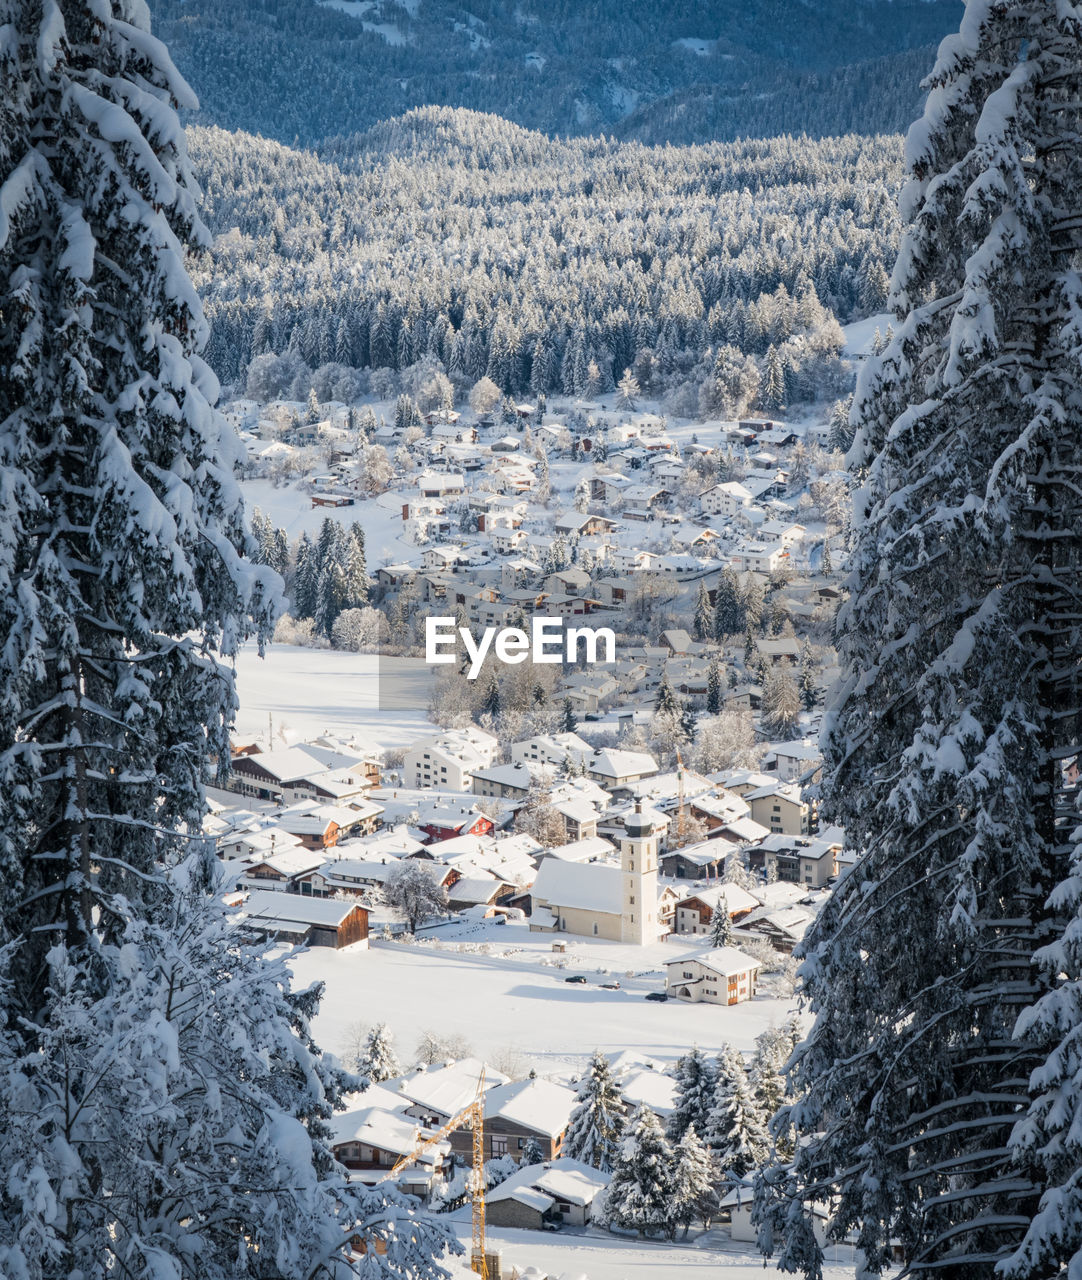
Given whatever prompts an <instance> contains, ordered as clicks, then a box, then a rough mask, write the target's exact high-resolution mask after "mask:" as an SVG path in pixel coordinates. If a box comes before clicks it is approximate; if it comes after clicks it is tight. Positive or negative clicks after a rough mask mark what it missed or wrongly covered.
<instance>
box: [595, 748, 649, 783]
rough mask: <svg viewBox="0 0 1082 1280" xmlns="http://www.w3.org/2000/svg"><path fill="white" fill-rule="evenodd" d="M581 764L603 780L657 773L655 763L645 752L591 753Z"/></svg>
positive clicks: (611, 751)
mask: <svg viewBox="0 0 1082 1280" xmlns="http://www.w3.org/2000/svg"><path fill="white" fill-rule="evenodd" d="M583 764H584V765H585V766H586V768H587V769H588V770H589V771H590V772H591V773H598V774H600V775H601V776H602V777H603V778H627V777H631V776H634V775H640V774H644V773H657V761H656V760H655V759H654V757H653V756H652V755H649V754H648V753H647V752H645V751H616V750H609V751H593V752H591V753H590V754H589V755H587V756H586V757H585V758H584V760H583Z"/></svg>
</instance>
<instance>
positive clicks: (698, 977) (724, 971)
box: [665, 947, 762, 1004]
mask: <svg viewBox="0 0 1082 1280" xmlns="http://www.w3.org/2000/svg"><path fill="white" fill-rule="evenodd" d="M761 968H762V965H761V964H760V963H759V961H758V960H755V959H754V958H753V957H751V956H749V955H745V954H744V952H743V951H738V950H737V949H736V947H716V948H715V949H714V950H713V951H704V952H702V953H701V954H700V955H696V956H685V957H684V958H683V959H681V960H670V961H669V962H668V963H667V964H666V965H665V988H666V990H667V991H668V993H669V995H671V996H675V997H676V998H677V999H678V1000H687V1001H689V1002H690V1003H692V1004H699V1003H704V1004H739V1003H741V1002H742V1001H744V1000H750V999H751V998H752V996H753V995H755V982H756V979H757V978H758V975H759V970H760V969H761Z"/></svg>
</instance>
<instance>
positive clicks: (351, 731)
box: [236, 644, 434, 748]
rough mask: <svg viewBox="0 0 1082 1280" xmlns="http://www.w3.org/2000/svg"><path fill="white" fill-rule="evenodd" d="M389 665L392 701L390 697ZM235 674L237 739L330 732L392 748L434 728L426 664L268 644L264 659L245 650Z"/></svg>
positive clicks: (279, 739) (278, 739) (284, 739)
mask: <svg viewBox="0 0 1082 1280" xmlns="http://www.w3.org/2000/svg"><path fill="white" fill-rule="evenodd" d="M392 666H393V685H394V689H393V693H394V696H393V697H387V696H386V694H387V692H388V686H389V684H390V683H391V682H390V681H388V679H387V676H388V672H389V671H390V670H391V668H392ZM236 669H237V695H238V697H239V699H240V709H239V711H238V712H237V724H236V737H237V739H238V741H239V740H241V739H255V738H258V739H259V740H260V741H263V742H265V740H266V736H267V733H268V729H271V730H273V735H274V741H275V745H277V746H282V745H285V744H287V743H291V742H297V741H300V740H301V739H303V738H305V737H313V736H318V735H319V734H323V733H333V734H338V735H348V736H350V737H355V738H357V739H358V740H359V741H362V742H364V741H370V742H371V744H372V746H373V747H391V748H393V747H401V746H406V745H408V744H409V743H411V742H415V741H416V740H417V739H418V738H420V737H423V736H424V735H425V734H426V733H430V732H432V730H433V728H434V726H433V725H432V723H431V721H430V720H429V719H428V712H427V707H428V698H429V689H430V686H431V668H430V667H427V666H426V665H425V663H424V662H423V661H422V660H421V659H409V658H395V659H387V658H381V657H379V656H377V655H376V654H362V653H350V652H348V651H345V650H341V649H307V648H301V647H298V646H295V645H286V644H270V645H268V646H267V650H266V653H265V655H264V656H263V657H262V658H261V657H260V656H259V653H258V652H257V651H256V648H255V646H254V645H246V646H245V648H244V649H242V651H241V652H240V654H239V655H238V657H237V664H236ZM381 674H382V676H383V686H382V688H383V692H384V697H383V698H382V699H381V696H380V694H381V679H380V678H381ZM405 701H411V702H412V705H410V706H404V705H402V703H403V702H405Z"/></svg>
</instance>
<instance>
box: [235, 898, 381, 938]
mask: <svg viewBox="0 0 1082 1280" xmlns="http://www.w3.org/2000/svg"><path fill="white" fill-rule="evenodd" d="M241 910H242V911H243V913H244V920H243V923H244V924H246V925H249V926H251V927H253V928H256V929H258V930H260V932H262V933H266V934H268V935H271V936H273V937H275V938H277V939H278V940H279V941H281V942H292V943H294V944H296V945H298V946H308V947H334V948H336V949H338V948H341V947H348V946H349V945H350V944H351V943H354V942H363V943H365V945H366V946H367V944H368V912H367V910H366V909H365V908H364V907H362V906H360V905H359V904H358V903H356V902H339V901H337V900H336V899H334V898H308V897H302V896H301V895H300V894H295V893H273V892H269V891H267V890H265V889H255V890H253V891H252V892H251V893H250V894H249V895H248V900H247V901H246V902H245V903H244V904H243V906H242V907H241Z"/></svg>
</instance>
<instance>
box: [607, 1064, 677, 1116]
mask: <svg viewBox="0 0 1082 1280" xmlns="http://www.w3.org/2000/svg"><path fill="white" fill-rule="evenodd" d="M620 1094H621V1096H622V1097H623V1099H624V1101H625V1102H626V1103H628V1105H629V1106H631V1107H632V1108H634V1107H641V1106H647V1107H649V1108H650V1110H651V1111H653V1112H655V1114H657V1115H659V1116H669V1115H671V1114H672V1113H673V1111H674V1110H675V1109H676V1081H675V1080H674V1079H673V1078H672V1076H667V1075H663V1074H662V1073H661V1072H660V1071H650V1070H648V1069H646V1068H640V1069H639V1070H638V1071H629V1072H628V1073H627V1074H626V1075H624V1076H623V1077H622V1078H621V1079H620Z"/></svg>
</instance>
